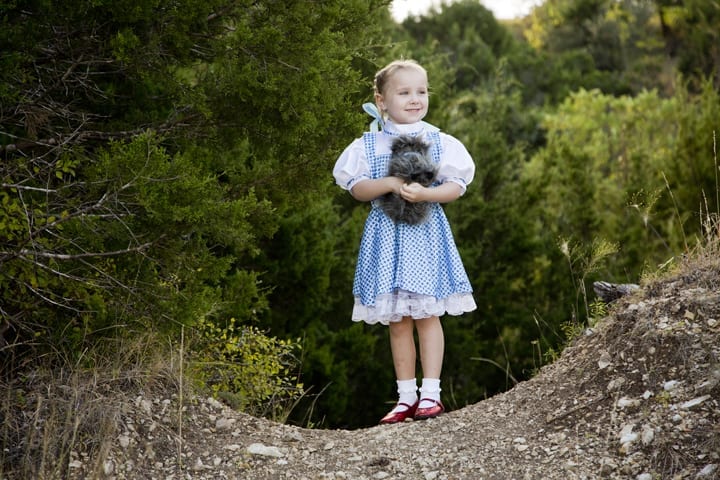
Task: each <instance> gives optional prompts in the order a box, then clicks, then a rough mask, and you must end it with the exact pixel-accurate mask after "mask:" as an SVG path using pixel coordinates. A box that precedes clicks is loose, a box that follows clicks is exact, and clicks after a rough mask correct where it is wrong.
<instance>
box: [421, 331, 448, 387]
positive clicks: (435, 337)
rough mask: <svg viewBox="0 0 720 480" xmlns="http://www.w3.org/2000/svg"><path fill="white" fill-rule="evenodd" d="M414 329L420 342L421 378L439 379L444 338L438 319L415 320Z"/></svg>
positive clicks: (443, 351) (443, 353) (443, 352)
mask: <svg viewBox="0 0 720 480" xmlns="http://www.w3.org/2000/svg"><path fill="white" fill-rule="evenodd" d="M415 327H416V328H417V331H418V341H419V342H420V363H421V365H422V371H423V377H425V378H440V373H441V372H442V364H443V356H444V355H445V336H444V335H443V329H442V324H441V323H440V318H439V317H430V318H423V319H421V320H416V321H415Z"/></svg>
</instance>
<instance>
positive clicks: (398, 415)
mask: <svg viewBox="0 0 720 480" xmlns="http://www.w3.org/2000/svg"><path fill="white" fill-rule="evenodd" d="M398 405H403V406H405V407H408V408H407V410H403V411H402V412H393V411H392V410H391V411H390V413H388V414H387V415H385V416H384V417H383V418H381V419H380V425H383V424H390V423H400V422H404V421H405V420H406V419H408V418H413V415H415V410H416V409H417V406H418V402H415V405H408V404H407V403H398V404H397V405H395V407H397V406H398ZM395 407H393V410H394V409H395Z"/></svg>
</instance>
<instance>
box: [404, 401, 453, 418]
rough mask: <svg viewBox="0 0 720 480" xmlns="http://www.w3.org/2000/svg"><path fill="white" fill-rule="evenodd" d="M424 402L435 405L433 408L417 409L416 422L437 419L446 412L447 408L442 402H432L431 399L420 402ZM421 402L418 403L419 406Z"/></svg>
mask: <svg viewBox="0 0 720 480" xmlns="http://www.w3.org/2000/svg"><path fill="white" fill-rule="evenodd" d="M423 401H425V402H433V403H435V405H433V406H432V407H427V408H416V409H415V417H414V419H415V420H425V419H428V418H435V417H437V416H438V415H440V414H441V413H443V412H444V411H445V407H444V406H443V404H442V402H441V401H440V400H432V399H430V398H423V399H421V400H420V402H423ZM420 402H418V404H419V403H420ZM403 413H404V412H403Z"/></svg>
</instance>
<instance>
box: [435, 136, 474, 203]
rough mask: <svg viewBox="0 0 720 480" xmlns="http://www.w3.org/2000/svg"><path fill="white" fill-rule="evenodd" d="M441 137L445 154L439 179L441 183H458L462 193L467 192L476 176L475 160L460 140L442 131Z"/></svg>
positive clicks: (439, 170)
mask: <svg viewBox="0 0 720 480" xmlns="http://www.w3.org/2000/svg"><path fill="white" fill-rule="evenodd" d="M440 138H441V141H442V148H443V154H442V159H441V160H440V167H439V168H438V175H437V179H438V181H439V182H440V183H445V182H454V183H457V184H458V185H460V186H461V187H462V193H465V190H467V186H468V184H470V182H472V180H473V177H474V176H475V162H474V161H473V159H472V157H471V156H470V153H469V152H468V151H467V149H466V148H465V145H463V144H462V143H461V142H460V140H458V139H457V138H455V137H453V136H451V135H447V134H445V133H442V132H441V133H440Z"/></svg>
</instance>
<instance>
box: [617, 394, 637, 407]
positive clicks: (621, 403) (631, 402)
mask: <svg viewBox="0 0 720 480" xmlns="http://www.w3.org/2000/svg"><path fill="white" fill-rule="evenodd" d="M639 404H640V400H637V399H634V398H628V397H622V398H620V399H618V401H617V406H618V408H625V407H635V406H637V405H639Z"/></svg>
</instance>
